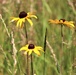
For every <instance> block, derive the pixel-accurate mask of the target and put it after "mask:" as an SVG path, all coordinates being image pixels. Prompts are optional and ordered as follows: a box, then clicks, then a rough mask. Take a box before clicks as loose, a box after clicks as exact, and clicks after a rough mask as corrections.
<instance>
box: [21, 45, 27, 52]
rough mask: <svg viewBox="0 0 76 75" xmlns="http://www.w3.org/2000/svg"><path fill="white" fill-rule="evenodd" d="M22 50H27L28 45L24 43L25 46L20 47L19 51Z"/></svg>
mask: <svg viewBox="0 0 76 75" xmlns="http://www.w3.org/2000/svg"><path fill="white" fill-rule="evenodd" d="M22 50H25V51H28V45H26V46H24V47H22V48H20V51H22Z"/></svg>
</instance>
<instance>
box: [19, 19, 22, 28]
mask: <svg viewBox="0 0 76 75" xmlns="http://www.w3.org/2000/svg"><path fill="white" fill-rule="evenodd" d="M22 23H23V20H22V19H21V20H20V24H19V25H20V27H22Z"/></svg>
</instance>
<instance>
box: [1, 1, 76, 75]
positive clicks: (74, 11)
mask: <svg viewBox="0 0 76 75" xmlns="http://www.w3.org/2000/svg"><path fill="white" fill-rule="evenodd" d="M75 4H76V1H75V0H0V14H1V16H2V19H1V16H0V75H26V73H27V72H26V71H27V65H26V64H27V62H26V57H27V56H26V55H24V54H23V53H22V52H20V51H19V50H20V48H21V47H22V46H24V45H25V44H26V41H27V39H26V36H25V34H26V32H25V30H24V29H21V28H17V27H16V23H11V22H10V20H11V17H14V16H16V17H17V16H18V15H19V13H20V12H21V11H25V12H29V11H32V12H34V13H35V14H36V16H37V17H38V19H37V20H34V19H32V21H33V24H34V26H33V28H32V29H31V28H30V25H29V23H28V22H26V28H27V35H28V39H29V40H32V42H33V43H34V44H36V45H39V46H42V47H43V48H44V45H45V41H47V42H46V50H45V53H43V52H42V53H41V56H37V55H36V54H34V53H33V54H32V57H33V60H32V63H31V58H30V57H29V61H30V62H28V63H29V68H30V70H29V72H30V74H29V75H76V31H75V29H70V28H68V27H66V26H64V27H63V42H62V37H61V26H60V25H55V24H51V23H49V22H48V20H49V19H66V20H68V21H74V22H75V25H76V6H75ZM46 28H47V36H46V40H45V35H46ZM62 43H63V48H62ZM13 53H15V54H16V55H14V54H13ZM44 54H45V57H44ZM30 65H32V66H30ZM31 67H33V68H31ZM31 69H33V74H32V73H31V71H32V70H31ZM44 71H45V72H44Z"/></svg>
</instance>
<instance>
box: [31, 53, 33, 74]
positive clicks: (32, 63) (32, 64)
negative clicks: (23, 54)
mask: <svg viewBox="0 0 76 75" xmlns="http://www.w3.org/2000/svg"><path fill="white" fill-rule="evenodd" d="M33 74H34V71H33V56H32V54H31V75H33Z"/></svg>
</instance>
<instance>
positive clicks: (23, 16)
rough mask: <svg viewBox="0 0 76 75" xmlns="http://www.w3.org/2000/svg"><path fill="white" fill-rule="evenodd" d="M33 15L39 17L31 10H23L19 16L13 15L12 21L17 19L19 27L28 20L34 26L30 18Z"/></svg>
mask: <svg viewBox="0 0 76 75" xmlns="http://www.w3.org/2000/svg"><path fill="white" fill-rule="evenodd" d="M32 17H34V18H36V19H37V17H36V16H35V15H33V13H31V12H28V13H26V12H25V11H22V12H20V14H19V17H12V20H11V22H13V21H17V27H23V25H24V24H23V23H24V22H25V21H26V20H27V21H28V22H29V23H30V25H31V26H32V25H33V23H32V21H31V19H30V18H32Z"/></svg>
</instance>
